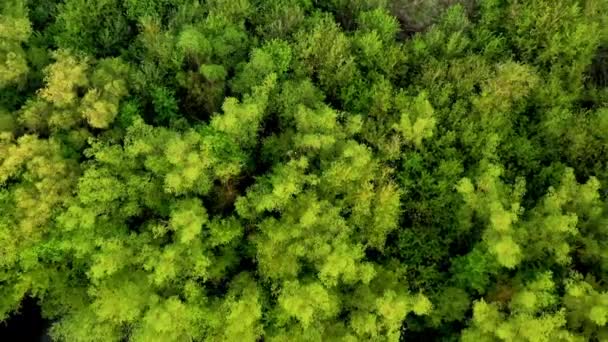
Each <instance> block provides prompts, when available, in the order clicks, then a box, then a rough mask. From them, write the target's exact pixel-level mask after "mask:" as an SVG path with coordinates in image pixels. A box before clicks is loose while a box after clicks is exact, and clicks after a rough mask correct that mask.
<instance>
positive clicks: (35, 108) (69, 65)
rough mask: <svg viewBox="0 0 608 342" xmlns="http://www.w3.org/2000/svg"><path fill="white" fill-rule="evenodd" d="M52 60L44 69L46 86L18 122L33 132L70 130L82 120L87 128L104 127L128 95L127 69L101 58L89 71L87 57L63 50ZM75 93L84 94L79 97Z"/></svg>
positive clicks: (121, 64)
mask: <svg viewBox="0 0 608 342" xmlns="http://www.w3.org/2000/svg"><path fill="white" fill-rule="evenodd" d="M53 57H54V58H55V60H56V61H55V63H53V64H51V65H49V66H48V67H47V68H46V69H45V74H46V77H45V81H46V87H45V88H44V89H41V90H40V93H39V94H40V97H39V98H38V99H33V100H30V101H29V102H28V103H26V105H25V106H24V108H22V110H21V115H20V118H19V119H20V121H21V122H22V123H23V124H24V125H25V126H26V127H28V128H30V129H32V130H36V131H44V130H46V129H49V128H50V129H52V130H56V129H64V130H65V129H70V128H73V127H74V126H77V125H78V124H79V122H80V121H81V119H82V118H84V119H86V121H87V122H88V124H89V125H90V126H91V127H94V128H108V127H109V126H110V124H111V123H112V122H113V121H114V119H115V118H116V115H117V114H118V109H119V102H120V100H121V99H122V98H123V97H124V96H126V95H127V93H128V91H127V83H126V77H127V73H128V70H129V68H128V66H127V65H126V64H125V63H124V62H122V61H121V60H120V59H105V60H102V61H100V62H99V63H98V64H97V65H96V67H95V69H93V70H91V66H90V62H89V60H88V59H87V58H80V57H78V56H77V55H74V54H72V53H70V52H68V51H66V50H59V51H56V52H54V53H53ZM85 91H86V93H85ZM79 93H85V95H84V96H83V97H82V98H80V97H79Z"/></svg>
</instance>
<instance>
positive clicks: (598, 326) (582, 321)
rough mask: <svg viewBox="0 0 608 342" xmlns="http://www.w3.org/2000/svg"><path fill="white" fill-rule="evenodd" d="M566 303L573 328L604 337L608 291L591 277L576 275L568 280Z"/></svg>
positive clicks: (607, 319) (607, 318)
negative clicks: (583, 277) (584, 277)
mask: <svg viewBox="0 0 608 342" xmlns="http://www.w3.org/2000/svg"><path fill="white" fill-rule="evenodd" d="M564 304H565V306H566V307H567V308H568V311H569V312H568V319H569V322H570V324H571V325H572V327H573V328H576V329H583V331H585V332H586V333H587V334H589V335H591V336H594V337H598V338H603V337H605V336H606V324H607V323H608V292H606V291H605V290H602V289H600V287H598V285H597V284H596V283H595V281H594V280H593V279H591V278H589V279H582V276H580V275H575V276H573V277H572V278H571V279H568V281H567V282H566V295H565V297H564Z"/></svg>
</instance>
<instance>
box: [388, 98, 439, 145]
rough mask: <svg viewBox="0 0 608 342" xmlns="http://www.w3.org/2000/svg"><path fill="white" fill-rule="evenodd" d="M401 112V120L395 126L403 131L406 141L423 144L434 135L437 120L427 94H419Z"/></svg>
mask: <svg viewBox="0 0 608 342" xmlns="http://www.w3.org/2000/svg"><path fill="white" fill-rule="evenodd" d="M405 110H406V112H404V113H402V114H401V120H400V122H399V124H398V125H395V128H396V129H397V130H399V131H400V132H401V134H402V135H403V138H404V140H405V141H406V142H409V143H413V144H414V146H416V147H421V146H422V140H423V139H428V138H431V137H432V136H433V131H434V130H435V124H436V120H435V118H434V116H433V107H432V106H431V103H430V102H429V101H428V99H427V96H426V94H424V93H422V94H419V95H418V96H417V97H416V98H415V99H413V100H412V102H411V104H410V105H409V106H408V108H407V109H405Z"/></svg>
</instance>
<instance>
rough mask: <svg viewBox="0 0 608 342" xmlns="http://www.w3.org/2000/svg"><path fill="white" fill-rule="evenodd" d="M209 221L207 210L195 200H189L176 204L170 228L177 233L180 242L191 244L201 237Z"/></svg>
mask: <svg viewBox="0 0 608 342" xmlns="http://www.w3.org/2000/svg"><path fill="white" fill-rule="evenodd" d="M207 220H208V218H207V213H206V211H205V208H203V207H202V206H201V204H200V203H197V202H196V201H195V200H189V201H184V202H179V203H177V204H176V207H175V209H174V210H173V211H172V213H171V220H170V226H171V228H172V229H174V230H175V231H177V233H178V235H179V241H180V242H182V243H189V242H191V241H192V240H194V239H195V238H197V237H199V236H200V235H201V230H202V228H203V225H204V224H206V223H207Z"/></svg>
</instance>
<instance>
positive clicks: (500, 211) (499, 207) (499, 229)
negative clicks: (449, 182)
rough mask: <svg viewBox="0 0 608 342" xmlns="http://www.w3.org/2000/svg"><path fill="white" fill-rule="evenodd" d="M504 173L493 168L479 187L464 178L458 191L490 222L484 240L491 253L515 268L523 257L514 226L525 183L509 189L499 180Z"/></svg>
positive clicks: (509, 266) (485, 175)
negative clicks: (516, 239) (515, 238)
mask: <svg viewBox="0 0 608 342" xmlns="http://www.w3.org/2000/svg"><path fill="white" fill-rule="evenodd" d="M501 172H502V170H501V168H500V167H497V166H495V165H489V166H488V167H487V169H486V170H485V173H484V174H483V175H482V176H480V178H479V180H478V181H477V184H476V187H474V186H473V184H472V183H471V181H470V180H469V179H467V178H464V179H462V180H461V181H460V182H459V183H458V186H457V190H458V192H459V193H461V194H462V196H463V198H464V200H465V203H466V207H467V209H468V210H471V209H472V210H474V211H476V212H477V213H479V214H482V213H483V214H482V215H484V217H485V219H486V220H488V221H489V222H488V228H487V229H486V230H485V232H484V240H485V241H486V243H487V244H488V247H489V250H490V252H491V253H492V254H494V255H495V256H496V258H497V260H498V262H499V263H500V264H501V265H503V266H505V267H508V268H514V267H515V266H517V265H518V264H519V263H520V261H521V258H522V251H521V247H520V246H519V245H518V244H517V242H516V241H515V240H514V234H515V232H514V229H513V227H512V224H513V223H515V222H516V221H517V219H518V214H519V212H520V205H519V201H520V198H521V196H522V195H523V194H522V190H523V184H518V185H517V186H516V187H514V188H513V189H509V188H508V187H505V185H504V184H502V183H501V182H500V180H499V178H498V177H500V174H501Z"/></svg>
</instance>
